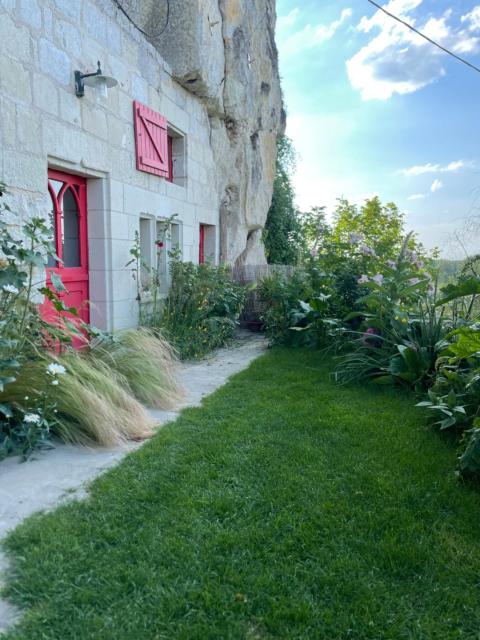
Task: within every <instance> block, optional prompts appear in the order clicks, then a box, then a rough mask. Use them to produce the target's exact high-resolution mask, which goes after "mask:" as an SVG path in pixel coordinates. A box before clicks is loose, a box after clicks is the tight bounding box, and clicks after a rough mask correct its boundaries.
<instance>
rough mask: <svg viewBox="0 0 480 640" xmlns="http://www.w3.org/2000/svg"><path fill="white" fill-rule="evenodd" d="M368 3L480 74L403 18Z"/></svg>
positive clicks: (479, 69)
mask: <svg viewBox="0 0 480 640" xmlns="http://www.w3.org/2000/svg"><path fill="white" fill-rule="evenodd" d="M367 1H368V2H369V3H370V4H373V6H374V7H377V9H380V11H383V13H385V14H386V15H387V16H389V17H390V18H393V20H396V21H397V22H400V24H403V25H404V26H405V27H407V28H408V29H410V30H411V31H413V32H414V33H416V34H417V35H419V36H420V37H422V38H424V39H425V40H427V41H428V42H430V44H433V45H435V46H436V47H438V48H439V49H441V50H442V51H443V52H444V53H448V55H449V56H452V57H453V58H456V59H457V60H458V61H459V62H463V64H466V65H467V67H470V68H471V69H473V70H474V71H477V72H478V73H480V68H479V67H476V66H475V65H474V64H472V63H471V62H469V61H468V60H465V58H461V57H460V56H457V54H456V53H454V52H453V51H450V49H447V48H446V47H443V46H442V45H441V44H439V43H438V42H435V40H432V38H429V37H428V36H427V35H425V34H424V33H422V32H421V31H419V30H418V29H415V27H414V26H413V25H411V24H409V23H408V22H405V20H402V19H401V18H399V17H398V16H396V15H394V14H393V13H390V11H387V10H386V9H385V8H384V7H382V6H381V5H379V4H377V3H376V2H374V0H367Z"/></svg>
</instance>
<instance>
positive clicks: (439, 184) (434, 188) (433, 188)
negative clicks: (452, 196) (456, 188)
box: [430, 178, 443, 193]
mask: <svg viewBox="0 0 480 640" xmlns="http://www.w3.org/2000/svg"><path fill="white" fill-rule="evenodd" d="M442 188H443V182H442V181H441V180H439V179H438V178H435V180H434V181H433V182H432V186H431V187H430V191H431V192H432V193H435V191H439V190H440V189H442Z"/></svg>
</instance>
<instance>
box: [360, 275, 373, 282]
mask: <svg viewBox="0 0 480 640" xmlns="http://www.w3.org/2000/svg"><path fill="white" fill-rule="evenodd" d="M357 282H358V284H367V282H370V278H369V277H368V276H366V275H363V276H360V278H359V279H358V280H357Z"/></svg>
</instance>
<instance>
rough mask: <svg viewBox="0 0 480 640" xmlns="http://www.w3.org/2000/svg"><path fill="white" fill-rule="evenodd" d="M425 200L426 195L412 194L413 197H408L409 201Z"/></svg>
mask: <svg viewBox="0 0 480 640" xmlns="http://www.w3.org/2000/svg"><path fill="white" fill-rule="evenodd" d="M423 198H425V194H424V193H412V195H411V196H408V198H407V200H423Z"/></svg>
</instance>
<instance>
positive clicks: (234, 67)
mask: <svg viewBox="0 0 480 640" xmlns="http://www.w3.org/2000/svg"><path fill="white" fill-rule="evenodd" d="M124 4H125V5H126V6H129V10H130V11H131V12H133V13H134V14H135V15H136V18H137V20H138V21H139V22H140V24H141V25H142V27H143V28H144V29H145V31H148V33H151V34H154V35H156V34H158V33H160V32H162V33H161V35H158V36H156V37H153V38H152V39H151V41H152V43H153V44H154V45H155V47H156V48H157V49H158V50H159V51H160V53H161V54H162V56H163V57H164V58H165V60H166V61H167V62H168V63H169V65H170V66H171V68H172V71H173V75H174V77H175V79H176V80H177V81H178V82H179V83H181V84H182V85H183V86H184V87H185V88H186V89H188V91H191V92H192V93H194V94H195V95H197V96H198V97H199V98H200V99H201V100H202V102H203V103H204V105H205V108H206V109H207V112H208V115H209V118H210V126H211V135H210V144H211V147H212V150H213V153H214V157H215V160H216V163H217V167H218V172H217V175H216V176H214V177H213V176H212V179H215V180H216V182H217V192H218V207H219V211H220V220H221V222H220V224H221V258H222V260H223V261H225V262H229V263H236V264H237V265H238V264H248V263H250V264H254V263H256V264H259V263H263V262H265V255H264V251H263V245H262V243H261V235H262V228H263V226H264V224H265V220H266V216H267V212H268V208H269V206H270V202H271V197H272V187H273V179H274V174H275V159H276V138H277V135H278V134H279V133H280V132H281V131H283V129H284V126H285V113H284V110H283V104H282V94H281V89H280V79H279V73H278V58H277V49H276V45H275V37H274V33H275V21H276V13H275V0H170V12H169V17H168V24H167V20H166V17H167V16H166V4H167V3H166V2H161V3H159V2H158V0H141V2H138V0H128V2H124ZM165 25H166V27H165Z"/></svg>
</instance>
